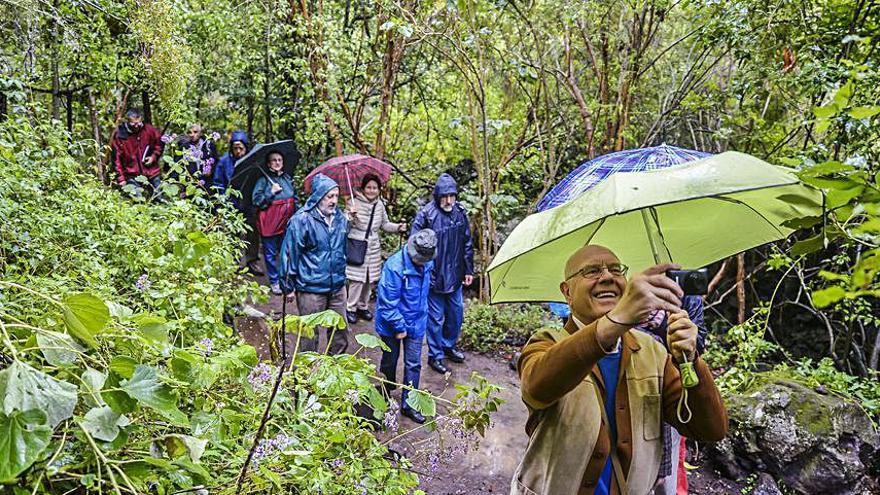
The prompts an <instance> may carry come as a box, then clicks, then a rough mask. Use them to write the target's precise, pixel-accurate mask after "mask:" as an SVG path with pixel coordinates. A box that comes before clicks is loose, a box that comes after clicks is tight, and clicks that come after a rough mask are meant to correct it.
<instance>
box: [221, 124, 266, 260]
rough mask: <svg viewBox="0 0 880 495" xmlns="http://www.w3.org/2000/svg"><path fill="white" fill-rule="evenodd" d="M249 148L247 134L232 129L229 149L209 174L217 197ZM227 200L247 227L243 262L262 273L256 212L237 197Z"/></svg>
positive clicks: (229, 197)
mask: <svg viewBox="0 0 880 495" xmlns="http://www.w3.org/2000/svg"><path fill="white" fill-rule="evenodd" d="M248 150H250V142H249V141H248V135H247V133H246V132H244V131H240V130H239V131H232V136H231V137H230V138H229V151H227V152H226V154H225V155H223V156H222V157H220V160H219V161H218V162H217V166H216V167H214V174H213V175H212V176H211V180H212V183H211V188H212V189H213V190H214V192H215V194H217V196H218V197H223V196H225V195H226V192H227V190H228V189H229V187H230V184H231V183H232V176H233V175H235V164H236V163H237V162H238V160H240V159H241V158H242V157H243V156H244V155H246V154H247V152H248ZM228 200H229V201H230V202H231V203H232V205H233V206H235V207H236V208H237V209H238V210H239V211H240V212H241V213H242V214H243V215H244V217H245V220H246V221H247V224H248V227H250V228H249V229H248V231H247V232H245V234H244V238H243V240H244V242H245V253H244V264H245V266H247V268H248V270H250V272H251V273H253V274H254V275H257V276H260V275H263V270H261V269H260V235H259V233H258V232H257V212H256V210H255V209H254V208H253V207H251V208H247V209H245V208H242V207H241V203H240V201H239V198H237V197H234V196H228Z"/></svg>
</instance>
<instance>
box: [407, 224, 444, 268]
mask: <svg viewBox="0 0 880 495" xmlns="http://www.w3.org/2000/svg"><path fill="white" fill-rule="evenodd" d="M406 252H407V253H409V257H410V259H411V260H413V262H414V263H417V264H419V265H424V264H425V263H427V262H429V261H431V260H433V259H434V257H435V256H437V234H435V233H434V231H433V230H431V229H422V230H420V231H418V232H416V233H415V234H413V235H412V236H411V237H410V238H409V241H407V243H406Z"/></svg>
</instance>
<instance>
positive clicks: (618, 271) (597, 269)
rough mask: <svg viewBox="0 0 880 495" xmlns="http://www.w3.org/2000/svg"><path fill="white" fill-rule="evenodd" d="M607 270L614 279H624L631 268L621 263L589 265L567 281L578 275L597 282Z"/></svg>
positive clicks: (570, 276)
mask: <svg viewBox="0 0 880 495" xmlns="http://www.w3.org/2000/svg"><path fill="white" fill-rule="evenodd" d="M605 270H608V273H610V274H611V276H612V277H623V276H626V271H627V270H629V267H628V266H626V265H624V264H621V263H617V264H613V265H587V266H585V267H583V268H581V269H580V270H578V271H576V272H574V273H573V274H571V275H569V276H568V278H567V279H565V281H566V282H568V281H569V280H571V279H573V278H574V277H577V276H578V275H580V276H581V277H584V278H585V279H587V280H596V279H597V278H599V277H601V276H602V272H603V271H605Z"/></svg>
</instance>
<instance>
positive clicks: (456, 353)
mask: <svg viewBox="0 0 880 495" xmlns="http://www.w3.org/2000/svg"><path fill="white" fill-rule="evenodd" d="M443 352H444V353H445V354H446V357H448V358H449V360H450V361H452V362H453V363H463V362H464V353H463V352H461V351H460V350H458V348H457V347H451V348H449V349H444V351H443Z"/></svg>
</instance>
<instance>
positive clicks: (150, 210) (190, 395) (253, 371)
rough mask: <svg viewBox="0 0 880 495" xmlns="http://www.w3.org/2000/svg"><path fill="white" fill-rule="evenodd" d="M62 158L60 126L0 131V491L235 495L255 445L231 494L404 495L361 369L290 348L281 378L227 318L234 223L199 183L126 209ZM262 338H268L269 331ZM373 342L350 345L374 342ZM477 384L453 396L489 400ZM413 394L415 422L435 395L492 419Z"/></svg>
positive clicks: (234, 285) (380, 413)
mask: <svg viewBox="0 0 880 495" xmlns="http://www.w3.org/2000/svg"><path fill="white" fill-rule="evenodd" d="M33 135H40V136H42V142H39V143H38V142H36V141H34V140H32V139H29V138H30V137H31V136H33ZM70 152H73V155H71V154H70ZM76 156H77V149H76V147H71V146H70V144H69V141H68V139H67V136H65V134H64V133H62V132H59V131H58V130H57V129H56V128H53V127H51V126H41V127H33V126H32V125H31V124H30V123H28V122H27V121H11V122H6V123H4V124H0V162H2V167H0V171H2V172H0V218H2V219H3V222H2V224H0V253H2V256H0V336H2V341H0V344H2V347H0V353H2V354H0V357H2V361H0V363H3V365H2V370H0V397H2V403H0V406H2V407H0V434H2V440H0V482H2V483H8V484H12V485H14V487H15V488H14V489H15V490H19V489H22V490H27V491H28V493H60V492H67V491H71V490H82V489H83V488H85V489H86V490H87V491H89V492H92V491H94V492H101V493H107V492H109V493H116V494H117V495H118V494H121V493H126V492H131V493H148V492H153V491H155V492H158V493H173V492H179V491H197V490H198V489H199V487H206V486H210V487H211V488H210V490H211V492H212V493H218V494H224V493H236V483H237V480H238V477H239V475H240V473H241V472H242V466H243V465H244V463H245V459H247V458H248V454H249V452H250V451H251V447H252V446H253V445H254V444H255V442H257V444H256V450H255V452H254V457H253V460H252V463H251V465H250V468H249V470H248V471H247V473H248V474H247V476H246V477H244V479H242V488H241V489H242V493H287V492H301V493H327V494H340V495H341V494H349V493H352V487H358V488H357V489H358V491H359V492H360V491H363V490H365V491H366V492H367V493H389V494H400V495H404V494H409V493H412V492H413V490H414V489H415V487H416V486H417V485H418V478H417V476H416V475H415V474H414V473H413V472H411V470H410V468H411V463H410V461H409V460H407V459H399V460H393V458H392V457H390V456H388V455H387V454H388V449H387V447H386V446H385V445H384V444H383V443H381V442H379V440H378V439H377V438H376V436H375V435H374V434H373V433H372V432H371V427H372V426H373V425H374V424H375V420H376V419H382V418H383V417H384V416H385V415H386V413H389V403H388V401H387V399H386V397H385V396H383V394H382V393H381V392H380V391H379V389H377V387H376V385H377V384H378V383H379V380H378V379H377V378H376V376H375V373H376V370H375V364H374V363H373V362H371V361H370V360H367V359H362V358H358V357H357V356H356V355H342V356H324V355H319V354H314V353H297V354H296V355H295V356H292V361H293V362H292V368H291V369H290V370H289V371H287V372H285V373H284V374H281V373H280V370H279V369H277V368H275V367H273V366H272V365H269V364H266V363H259V361H258V358H257V353H256V350H255V349H254V348H253V347H251V346H249V345H246V344H244V343H243V342H241V341H240V340H239V339H238V337H236V336H234V335H233V334H232V331H231V329H230V328H229V327H227V326H226V325H225V324H224V323H223V318H224V312H227V311H231V310H230V308H231V307H233V306H234V305H237V304H240V303H241V302H243V301H246V300H252V299H253V298H258V297H260V291H259V290H258V289H257V286H256V285H255V284H253V283H249V282H247V281H245V280H244V279H243V278H242V277H241V276H240V275H239V273H238V268H237V267H238V255H239V250H240V248H241V246H240V243H239V241H238V240H237V238H238V234H239V233H240V230H241V228H242V220H241V219H240V218H239V215H238V214H237V213H235V212H234V211H232V210H230V209H228V208H225V207H221V208H219V209H217V210H216V211H215V208H213V205H212V204H211V203H209V202H208V200H207V199H208V198H206V197H204V195H203V194H200V193H199V190H198V189H197V188H193V189H191V190H190V191H189V192H188V196H187V198H186V199H177V198H176V196H175V195H173V194H168V193H167V190H166V199H165V201H164V202H162V203H159V204H146V203H144V202H143V201H138V200H136V199H132V198H127V197H126V195H125V194H124V193H122V194H120V193H117V192H115V191H110V190H108V189H106V188H105V187H104V186H103V185H101V184H100V183H99V182H98V181H96V180H94V179H92V178H90V177H89V176H86V175H83V174H82V172H81V168H80V166H79V163H78V162H77V161H76ZM172 185H179V186H180V187H181V188H189V186H190V185H189V184H187V183H186V182H178V183H176V184H174V183H173V182H172ZM181 190H182V189H181ZM284 321H285V325H286V328H287V330H288V331H291V332H295V333H300V334H302V335H313V334H314V329H315V327H316V326H318V325H321V326H325V327H329V328H336V329H339V328H344V326H345V322H344V320H343V319H342V318H341V317H340V316H339V315H338V314H336V313H334V312H332V311H328V312H322V313H318V314H314V315H305V316H296V315H289V316H288V317H287V318H286V319H285V320H284ZM271 327H272V330H273V333H272V335H276V336H277V332H278V330H279V328H280V321H279V322H274V323H272V324H271ZM371 337H372V336H369V335H364V336H358V339H357V341H358V342H359V343H360V344H361V345H363V346H365V347H376V346H381V345H382V344H381V341H378V342H377V340H378V339H376V338H375V337H372V338H371ZM273 340H276V339H273ZM276 378H277V379H280V380H281V383H280V387H279V388H278V395H277V396H276V397H275V400H274V401H273V402H272V403H271V409H270V410H269V415H268V418H269V419H268V421H267V423H266V424H265V429H264V430H263V431H264V432H265V433H264V435H263V436H262V438H261V439H259V441H257V439H256V438H255V432H256V431H257V430H258V429H259V428H260V425H261V421H262V418H263V417H264V416H263V415H264V412H265V408H266V407H267V401H268V398H269V395H270V391H272V390H273V389H274V383H273V381H274V380H275V379H276ZM475 380H476V381H477V382H478V385H477V386H468V385H463V386H462V389H461V390H462V391H463V392H462V394H468V393H479V392H477V391H482V396H483V397H484V400H485V401H487V402H486V403H487V404H489V403H492V401H493V400H494V396H493V389H491V386H490V385H489V384H488V383H487V382H485V380H483V379H481V378H479V377H475ZM471 391H473V392H471ZM411 397H414V398H415V399H414V400H415V401H416V402H417V403H418V407H419V408H420V409H421V410H423V411H425V413H426V414H431V415H434V416H438V414H437V412H438V411H437V405H436V401H440V400H442V401H444V404H445V405H446V406H448V407H447V408H446V411H445V414H446V416H444V417H457V415H464V414H467V415H468V416H474V415H481V414H485V415H486V416H485V418H486V419H484V422H485V421H488V414H489V411H488V410H486V409H485V408H484V409H480V408H479V407H478V406H476V405H475V404H474V403H473V401H470V400H469V401H466V403H465V402H464V401H463V402H462V403H461V404H458V403H456V402H455V401H448V400H444V399H440V398H436V397H433V396H431V395H430V394H428V393H425V392H414V394H413V395H412V396H411ZM462 397H464V395H463V396H462ZM358 404H368V405H369V406H370V407H371V408H372V410H373V415H374V417H373V418H362V417H360V416H359V415H358V414H357V412H356V410H355V406H356V405H358ZM493 410H494V409H493ZM473 429H474V430H476V429H477V426H476V425H475V426H474V428H473Z"/></svg>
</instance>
